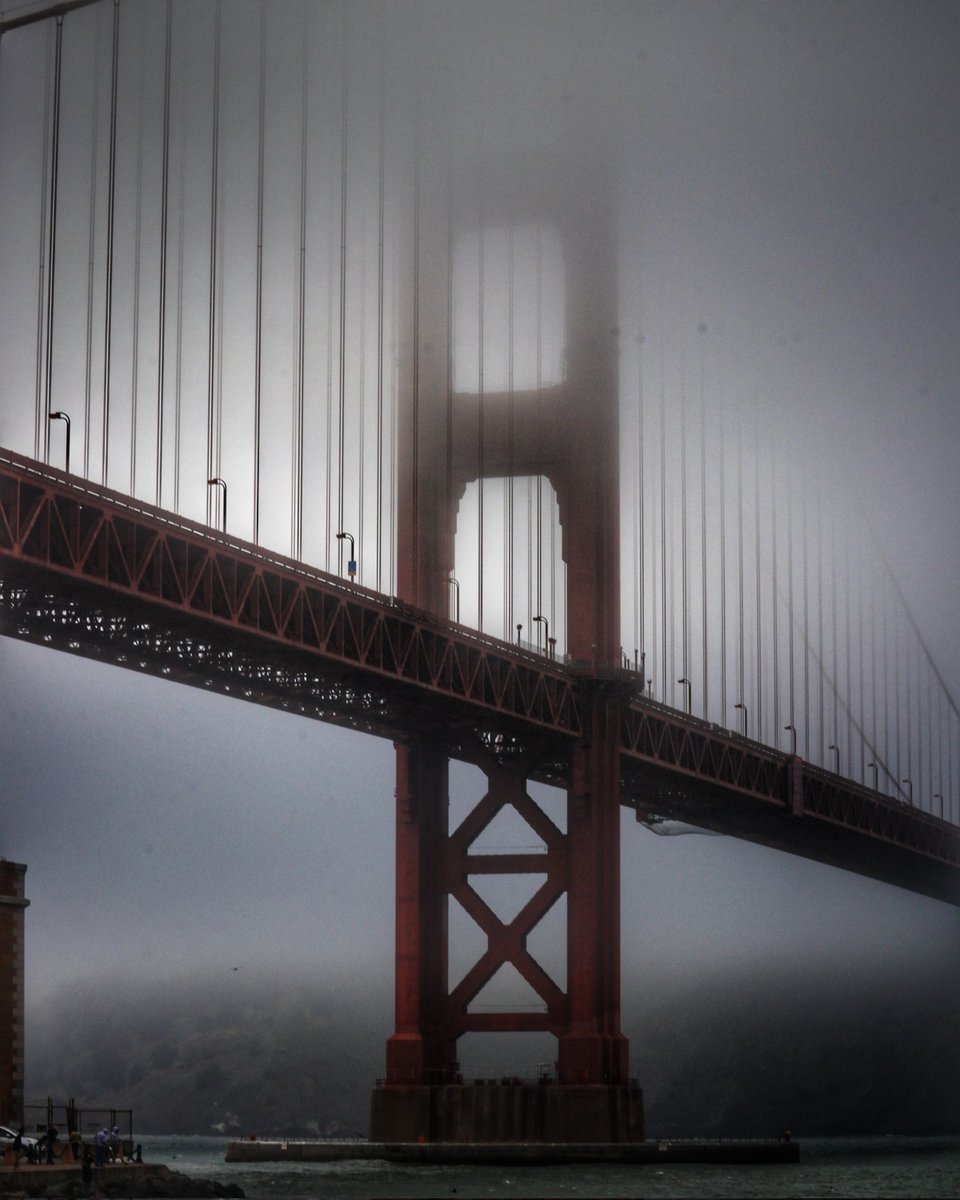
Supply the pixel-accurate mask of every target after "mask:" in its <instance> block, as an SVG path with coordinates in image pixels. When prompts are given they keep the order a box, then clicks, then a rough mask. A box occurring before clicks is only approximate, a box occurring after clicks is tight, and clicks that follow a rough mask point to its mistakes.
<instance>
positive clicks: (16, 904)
mask: <svg viewBox="0 0 960 1200" xmlns="http://www.w3.org/2000/svg"><path fill="white" fill-rule="evenodd" d="M26 873H27V868H26V867H25V866H24V865H23V863H15V862H8V861H7V860H6V859H5V858H0V1125H13V1126H16V1127H17V1128H19V1127H20V1126H21V1124H22V1123H23V1002H24V990H23V933H24V910H25V909H26V907H27V905H28V904H29V903H30V901H29V900H27V899H25V897H24V894H23V887H24V876H25V875H26Z"/></svg>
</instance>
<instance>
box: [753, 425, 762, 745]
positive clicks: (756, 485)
mask: <svg viewBox="0 0 960 1200" xmlns="http://www.w3.org/2000/svg"><path fill="white" fill-rule="evenodd" d="M753 471H754V475H753V530H754V550H753V569H754V575H755V584H756V600H755V603H754V619H755V621H756V623H757V664H756V665H757V692H756V698H755V699H754V708H755V709H756V710H757V716H756V738H757V741H758V742H762V741H763V619H762V616H763V613H762V608H763V594H762V588H761V574H760V430H759V427H758V426H757V425H754V427H753Z"/></svg>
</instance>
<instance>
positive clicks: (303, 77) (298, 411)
mask: <svg viewBox="0 0 960 1200" xmlns="http://www.w3.org/2000/svg"><path fill="white" fill-rule="evenodd" d="M309 29H310V26H309V18H308V15H307V9H306V8H304V10H303V32H302V36H301V56H300V221H299V228H298V231H297V251H298V253H297V370H296V379H295V382H294V391H293V420H292V440H293V461H292V463H291V491H292V494H291V497H290V523H291V529H290V542H291V553H292V555H293V557H294V558H297V559H299V558H301V557H302V556H303V414H304V383H305V376H304V356H305V352H306V340H307V339H306V286H307V285H306V276H307V91H308V72H307V63H308V46H309V40H310V39H309ZM342 363H343V358H342V355H341V373H342V370H343V365H342ZM360 403H361V407H362V404H363V395H362V389H361V400H360ZM340 488H341V495H342V491H343V480H342V472H341V483H340ZM361 513H362V508H361ZM340 528H341V529H342V528H343V525H342V524H341V526H340ZM358 532H359V531H358ZM360 544H361V545H363V537H362V533H361V535H360Z"/></svg>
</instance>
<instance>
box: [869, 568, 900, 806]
mask: <svg viewBox="0 0 960 1200" xmlns="http://www.w3.org/2000/svg"><path fill="white" fill-rule="evenodd" d="M874 592H875V593H876V592H877V586H876V581H875V583H874ZM881 598H882V600H883V610H882V613H881V617H882V622H881V644H882V647H883V761H884V762H887V763H889V761H890V664H889V658H890V632H889V622H888V618H887V613H888V611H889V601H888V599H887V594H886V592H884V593H881ZM895 704H896V696H894V706H895ZM898 778H899V774H898ZM898 787H899V785H898Z"/></svg>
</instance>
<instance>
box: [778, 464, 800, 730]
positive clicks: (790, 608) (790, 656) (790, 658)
mask: <svg viewBox="0 0 960 1200" xmlns="http://www.w3.org/2000/svg"><path fill="white" fill-rule="evenodd" d="M785 476H786V481H787V679H788V681H789V686H790V693H789V700H788V702H787V723H788V724H789V725H791V726H792V727H793V731H794V738H796V729H797V722H796V712H795V697H796V686H795V679H794V665H795V658H794V655H795V650H796V643H795V638H794V628H793V622H794V602H793V570H794V563H793V460H792V459H788V461H787V469H786V472H785ZM778 732H779V731H778Z"/></svg>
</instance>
